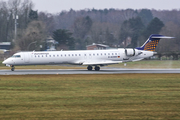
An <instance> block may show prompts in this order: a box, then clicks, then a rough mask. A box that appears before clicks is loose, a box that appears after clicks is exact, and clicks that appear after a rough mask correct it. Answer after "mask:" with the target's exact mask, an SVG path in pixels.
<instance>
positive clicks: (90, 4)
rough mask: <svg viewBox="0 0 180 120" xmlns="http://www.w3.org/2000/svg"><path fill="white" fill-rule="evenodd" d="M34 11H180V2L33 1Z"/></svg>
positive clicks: (151, 0)
mask: <svg viewBox="0 0 180 120" xmlns="http://www.w3.org/2000/svg"><path fill="white" fill-rule="evenodd" d="M32 1H33V3H34V5H35V6H34V10H38V11H39V12H40V11H43V12H48V13H59V12H61V11H63V10H66V11H69V10H70V9H71V8H72V9H73V10H82V9H86V8H88V9H93V8H94V9H105V8H108V9H109V8H114V9H127V8H131V9H142V8H146V9H156V10H172V9H178V10H179V9H180V0H32Z"/></svg>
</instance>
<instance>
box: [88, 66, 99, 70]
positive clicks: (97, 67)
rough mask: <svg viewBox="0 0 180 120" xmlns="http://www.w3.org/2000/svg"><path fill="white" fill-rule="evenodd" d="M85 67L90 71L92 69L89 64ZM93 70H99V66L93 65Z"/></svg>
mask: <svg viewBox="0 0 180 120" xmlns="http://www.w3.org/2000/svg"><path fill="white" fill-rule="evenodd" d="M87 69H88V70H89V71H91V70H92V69H93V67H92V66H90V65H89V66H88V67H87ZM94 70H95V71H99V70H100V67H99V66H95V67H94Z"/></svg>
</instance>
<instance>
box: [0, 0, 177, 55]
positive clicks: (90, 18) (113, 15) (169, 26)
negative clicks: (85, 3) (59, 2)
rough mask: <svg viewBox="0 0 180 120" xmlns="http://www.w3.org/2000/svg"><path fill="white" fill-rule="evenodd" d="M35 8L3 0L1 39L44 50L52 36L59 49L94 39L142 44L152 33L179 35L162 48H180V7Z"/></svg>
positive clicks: (21, 47)
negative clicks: (45, 9) (121, 8)
mask: <svg viewBox="0 0 180 120" xmlns="http://www.w3.org/2000/svg"><path fill="white" fill-rule="evenodd" d="M33 8H34V3H33V2H32V1H31V0H9V1H8V2H5V1H0V42H12V43H13V44H12V49H13V51H18V50H22V51H25V50H44V49H45V46H46V45H45V40H46V38H47V37H48V36H52V37H53V38H54V39H55V40H56V41H57V42H58V43H59V44H58V45H57V49H86V45H89V44H92V43H101V44H107V45H109V46H110V47H139V46H140V45H142V44H143V43H144V42H145V41H146V39H147V38H148V37H149V36H150V35H151V34H163V35H167V36H174V37H176V38H175V39H173V40H162V41H160V43H159V44H160V45H159V46H158V48H157V51H158V52H161V53H162V52H168V51H170V52H177V51H180V41H179V38H180V35H179V31H180V30H179V29H180V11H179V10H161V11H160V10H149V9H140V10H133V9H126V10H119V9H113V8H112V9H104V10H97V9H84V10H79V11H75V10H73V9H71V10H69V11H60V12H59V13H54V14H51V13H47V12H42V11H36V10H33ZM17 16H18V18H17V34H16V35H15V19H16V17H17ZM15 36H16V37H15ZM129 40H130V41H131V42H130V43H128V41H129ZM33 42H34V43H35V44H34V45H31V46H29V45H30V44H31V43H33ZM40 45H42V46H43V47H39V46H40Z"/></svg>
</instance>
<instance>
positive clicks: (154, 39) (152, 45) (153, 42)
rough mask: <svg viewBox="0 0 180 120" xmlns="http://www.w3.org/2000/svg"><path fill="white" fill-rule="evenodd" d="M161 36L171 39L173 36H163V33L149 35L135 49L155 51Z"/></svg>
mask: <svg viewBox="0 0 180 120" xmlns="http://www.w3.org/2000/svg"><path fill="white" fill-rule="evenodd" d="M162 38H168V39H171V38H174V37H168V36H164V35H150V37H149V38H148V40H147V41H146V42H145V43H144V44H143V45H142V46H141V47H138V48H136V49H138V50H146V51H155V49H156V47H157V45H158V43H159V41H160V39H162Z"/></svg>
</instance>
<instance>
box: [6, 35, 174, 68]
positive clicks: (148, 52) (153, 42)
mask: <svg viewBox="0 0 180 120" xmlns="http://www.w3.org/2000/svg"><path fill="white" fill-rule="evenodd" d="M161 38H173V37H167V36H163V35H151V36H150V37H149V38H148V40H147V41H146V42H145V43H144V44H143V45H142V46H141V47H138V48H119V49H112V50H75V51H32V52H18V53H16V54H14V55H13V56H12V57H10V58H8V59H6V60H5V61H3V64H6V66H11V70H12V71H14V69H15V67H14V66H18V65H19V66H20V65H55V64H74V65H84V66H87V69H88V70H92V69H93V67H94V69H95V70H96V71H99V70H100V67H102V66H105V65H110V64H118V63H123V62H134V61H140V60H142V59H144V58H148V57H151V56H153V55H154V54H155V52H154V51H155V48H156V47H157V45H158V43H159V40H160V39H161Z"/></svg>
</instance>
